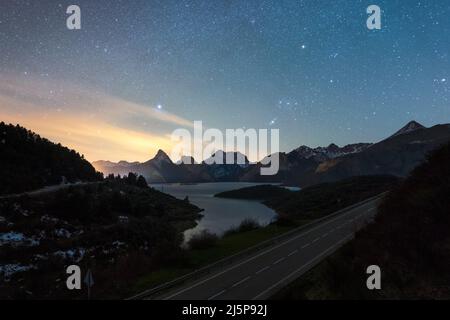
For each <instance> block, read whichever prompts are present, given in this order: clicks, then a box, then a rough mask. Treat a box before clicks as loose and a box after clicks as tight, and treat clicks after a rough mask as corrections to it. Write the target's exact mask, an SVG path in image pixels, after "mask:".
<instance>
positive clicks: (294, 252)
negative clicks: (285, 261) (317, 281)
mask: <svg viewBox="0 0 450 320" xmlns="http://www.w3.org/2000/svg"><path fill="white" fill-rule="evenodd" d="M297 252H298V250H294V251H292V252H291V253H289V254H288V257H290V256H292V255H294V254H296V253H297Z"/></svg>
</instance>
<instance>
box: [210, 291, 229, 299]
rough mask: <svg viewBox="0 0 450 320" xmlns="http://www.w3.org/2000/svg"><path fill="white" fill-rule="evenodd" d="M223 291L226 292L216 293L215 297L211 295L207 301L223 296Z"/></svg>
mask: <svg viewBox="0 0 450 320" xmlns="http://www.w3.org/2000/svg"><path fill="white" fill-rule="evenodd" d="M225 291H227V290H222V291H220V292H218V293H216V294H215V295H212V296H211V297H209V298H208V300H212V299H214V298H216V297H218V296H220V295H222V294H224V293H225Z"/></svg>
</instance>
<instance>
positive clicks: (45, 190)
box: [0, 181, 100, 200]
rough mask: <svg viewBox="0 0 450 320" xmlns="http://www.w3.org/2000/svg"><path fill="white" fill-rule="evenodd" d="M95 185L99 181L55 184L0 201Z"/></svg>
mask: <svg viewBox="0 0 450 320" xmlns="http://www.w3.org/2000/svg"><path fill="white" fill-rule="evenodd" d="M95 183H100V182H99V181H94V182H74V183H65V184H57V185H53V186H47V187H43V188H41V189H37V190H32V191H26V192H22V193H16V194H7V195H3V196H0V200H1V199H10V198H18V197H21V196H24V195H27V196H30V197H37V196H40V195H43V194H47V193H52V192H56V191H59V190H63V189H67V188H69V187H77V186H85V185H89V184H95Z"/></svg>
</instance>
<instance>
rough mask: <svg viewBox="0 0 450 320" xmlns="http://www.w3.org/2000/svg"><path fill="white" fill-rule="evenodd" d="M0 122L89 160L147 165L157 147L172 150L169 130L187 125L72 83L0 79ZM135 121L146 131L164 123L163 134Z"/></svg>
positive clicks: (11, 77)
mask: <svg viewBox="0 0 450 320" xmlns="http://www.w3.org/2000/svg"><path fill="white" fill-rule="evenodd" d="M46 80H47V79H46ZM0 120H1V121H5V122H10V123H14V124H16V123H18V124H20V125H22V126H25V127H27V128H29V129H31V130H33V131H36V132H37V133H39V134H41V135H42V136H44V137H47V138H49V139H50V140H52V141H55V142H60V143H62V144H63V145H66V146H68V147H70V148H74V149H76V150H77V151H79V152H80V153H83V154H84V155H85V156H86V158H87V159H88V160H90V161H95V160H99V159H108V160H112V161H118V160H138V161H143V160H147V159H148V158H150V157H151V155H152V154H154V153H155V152H156V151H157V150H158V149H159V148H162V149H166V150H168V149H170V148H171V147H172V145H173V142H172V141H171V139H170V137H169V136H168V132H170V131H172V129H173V128H176V127H191V126H192V122H191V121H189V120H187V119H184V118H182V117H179V116H177V115H175V114H171V113H168V112H164V111H162V110H158V109H157V108H152V107H150V106H144V105H141V104H138V103H134V102H130V101H126V100H124V99H121V98H117V97H113V96H109V95H107V94H105V93H101V92H97V91H94V90H88V89H86V88H82V87H79V86H75V85H73V84H68V83H63V82H58V83H49V82H48V81H43V80H42V79H40V78H36V77H30V76H17V75H15V76H14V75H13V76H11V75H9V76H0ZM136 121H139V122H140V123H148V124H149V126H150V127H152V124H155V123H158V124H163V127H165V129H167V130H166V132H152V131H151V130H147V129H146V128H141V129H136V127H137V126H133V123H134V122H136ZM171 128H172V129H171Z"/></svg>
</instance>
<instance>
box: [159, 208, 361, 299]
mask: <svg viewBox="0 0 450 320" xmlns="http://www.w3.org/2000/svg"><path fill="white" fill-rule="evenodd" d="M365 205H367V204H363V205H362V206H361V207H363V206H365ZM361 207H357V208H353V209H350V210H349V211H347V212H346V213H343V214H341V215H339V216H337V217H335V218H332V219H331V220H328V221H326V222H324V223H322V224H320V225H318V226H316V227H313V228H311V229H309V230H307V231H305V232H302V233H300V234H298V235H296V236H294V237H292V238H290V239H288V240H286V241H285V242H282V243H280V244H278V245H276V246H273V247H272V248H269V249H267V250H265V251H263V252H260V253H258V254H257V255H254V256H253V257H250V258H248V259H247V260H244V261H242V262H240V263H238V264H235V265H234V266H231V267H229V268H227V269H225V270H223V271H221V272H218V273H216V274H214V275H212V276H210V277H208V278H206V279H203V280H201V281H199V282H196V283H194V284H193V285H191V286H189V287H186V288H184V289H182V290H180V291H177V292H175V293H173V294H171V295H169V296H167V297H165V298H162V300H169V299H171V298H173V297H176V296H178V295H180V294H182V293H184V292H186V291H188V290H191V289H192V288H195V287H198V286H200V285H202V284H203V283H205V282H208V281H209V280H211V279H214V278H217V277H219V276H221V275H222V274H224V273H227V272H228V271H230V270H233V269H236V268H238V267H240V266H241V265H243V264H246V263H248V262H250V261H252V260H255V259H256V258H259V257H260V256H263V255H265V254H266V253H269V252H271V251H273V250H275V249H278V248H279V247H282V246H284V245H286V244H288V243H290V242H292V241H294V240H297V239H298V238H301V237H304V236H305V235H307V234H310V233H311V232H313V231H315V230H317V229H319V228H322V227H324V226H326V225H329V224H330V223H332V222H334V221H336V220H338V219H342V218H343V217H346V216H348V215H349V214H351V213H353V212H354V211H355V210H356V209H360V208H361Z"/></svg>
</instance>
